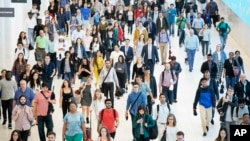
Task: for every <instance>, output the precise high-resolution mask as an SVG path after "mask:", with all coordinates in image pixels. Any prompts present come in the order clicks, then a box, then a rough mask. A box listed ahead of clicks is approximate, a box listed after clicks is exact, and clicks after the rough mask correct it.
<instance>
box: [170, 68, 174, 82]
mask: <svg viewBox="0 0 250 141" xmlns="http://www.w3.org/2000/svg"><path fill="white" fill-rule="evenodd" d="M170 72H171V76H172V79H173V81H174V80H175V79H174V72H173V71H172V70H170Z"/></svg>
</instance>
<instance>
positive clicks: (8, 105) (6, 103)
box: [2, 99, 13, 124]
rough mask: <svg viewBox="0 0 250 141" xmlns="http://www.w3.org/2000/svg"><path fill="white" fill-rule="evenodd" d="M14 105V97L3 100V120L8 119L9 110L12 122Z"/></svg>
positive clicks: (9, 118) (9, 117) (9, 119)
mask: <svg viewBox="0 0 250 141" xmlns="http://www.w3.org/2000/svg"><path fill="white" fill-rule="evenodd" d="M12 107H13V99H8V100H2V109H3V120H7V111H8V122H9V124H11V116H12Z"/></svg>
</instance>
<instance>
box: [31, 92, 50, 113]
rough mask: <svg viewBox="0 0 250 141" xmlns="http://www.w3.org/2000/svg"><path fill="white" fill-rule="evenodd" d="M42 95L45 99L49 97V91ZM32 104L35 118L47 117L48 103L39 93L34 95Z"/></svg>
mask: <svg viewBox="0 0 250 141" xmlns="http://www.w3.org/2000/svg"><path fill="white" fill-rule="evenodd" d="M44 95H45V96H46V97H50V96H51V91H48V92H46V93H44ZM34 103H35V104H36V110H37V116H47V111H48V107H49V103H48V101H47V100H46V99H45V98H44V96H43V95H42V94H41V92H38V93H36V96H35V99H34Z"/></svg>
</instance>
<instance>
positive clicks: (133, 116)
mask: <svg viewBox="0 0 250 141" xmlns="http://www.w3.org/2000/svg"><path fill="white" fill-rule="evenodd" d="M130 117H131V123H132V122H133V120H134V118H135V115H133V114H132V113H130ZM134 129H135V128H133V126H132V135H133V137H134V138H135V130H134Z"/></svg>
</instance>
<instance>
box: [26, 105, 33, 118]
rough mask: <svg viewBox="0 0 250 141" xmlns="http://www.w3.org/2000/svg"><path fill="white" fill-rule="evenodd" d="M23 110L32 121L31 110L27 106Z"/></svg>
mask: <svg viewBox="0 0 250 141" xmlns="http://www.w3.org/2000/svg"><path fill="white" fill-rule="evenodd" d="M25 112H26V113H27V116H28V119H29V121H33V112H32V109H31V108H30V107H28V106H27V107H26V111H25Z"/></svg>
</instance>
